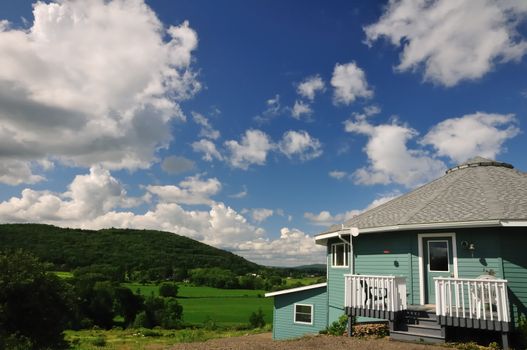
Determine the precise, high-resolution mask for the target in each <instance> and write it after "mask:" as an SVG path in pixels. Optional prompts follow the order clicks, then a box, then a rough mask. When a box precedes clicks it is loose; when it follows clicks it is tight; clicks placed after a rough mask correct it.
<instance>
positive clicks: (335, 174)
mask: <svg viewBox="0 0 527 350" xmlns="http://www.w3.org/2000/svg"><path fill="white" fill-rule="evenodd" d="M328 175H329V177H332V178H334V179H337V180H341V179H343V178H344V177H346V176H347V175H348V173H346V172H345V171H340V170H332V171H330V172H329V173H328Z"/></svg>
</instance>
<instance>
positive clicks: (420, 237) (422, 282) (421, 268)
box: [417, 232, 458, 305]
mask: <svg viewBox="0 0 527 350" xmlns="http://www.w3.org/2000/svg"><path fill="white" fill-rule="evenodd" d="M428 237H432V238H433V237H450V238H451V239H452V263H453V265H454V277H455V278H457V277H458V272H457V244H456V233H455V232H451V233H419V234H417V254H418V257H419V303H420V304H421V305H424V304H425V268H424V258H423V238H428Z"/></svg>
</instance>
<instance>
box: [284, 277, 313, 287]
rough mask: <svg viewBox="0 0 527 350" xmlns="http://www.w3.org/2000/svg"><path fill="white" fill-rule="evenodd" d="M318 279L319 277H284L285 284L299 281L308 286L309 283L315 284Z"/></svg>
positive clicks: (289, 284)
mask: <svg viewBox="0 0 527 350" xmlns="http://www.w3.org/2000/svg"><path fill="white" fill-rule="evenodd" d="M319 279H320V277H304V278H286V279H285V285H286V286H292V285H295V284H297V283H299V282H300V283H302V285H304V286H308V285H310V284H316V283H317V281H318V280H319Z"/></svg>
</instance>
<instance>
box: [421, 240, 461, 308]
mask: <svg viewBox="0 0 527 350" xmlns="http://www.w3.org/2000/svg"><path fill="white" fill-rule="evenodd" d="M423 248H424V251H423V255H424V263H425V266H424V267H425V268H424V270H425V284H426V285H425V291H426V293H425V303H426V304H435V284H434V277H451V276H454V263H453V254H452V237H433V238H423Z"/></svg>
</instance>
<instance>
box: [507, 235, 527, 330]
mask: <svg viewBox="0 0 527 350" xmlns="http://www.w3.org/2000/svg"><path fill="white" fill-rule="evenodd" d="M501 246H502V251H503V274H504V277H505V279H507V280H508V281H509V283H508V284H509V302H510V306H511V310H512V315H513V318H514V320H515V321H516V322H517V321H518V317H519V315H523V316H527V252H525V249H526V247H527V230H525V229H524V228H523V229H514V230H511V231H509V233H508V234H507V235H503V236H502V240H501Z"/></svg>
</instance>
